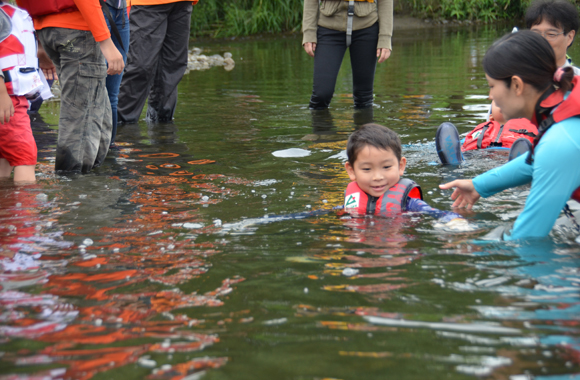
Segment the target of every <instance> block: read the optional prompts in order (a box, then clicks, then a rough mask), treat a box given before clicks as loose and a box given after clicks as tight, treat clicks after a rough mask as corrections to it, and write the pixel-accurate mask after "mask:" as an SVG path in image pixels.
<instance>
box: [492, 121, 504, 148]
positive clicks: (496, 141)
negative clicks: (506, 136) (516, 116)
mask: <svg viewBox="0 0 580 380" xmlns="http://www.w3.org/2000/svg"><path fill="white" fill-rule="evenodd" d="M503 126H504V124H502V125H501V127H499V132H498V134H497V137H496V138H495V141H494V142H495V143H496V144H497V143H499V138H500V137H501V134H502V133H503ZM499 145H501V144H499Z"/></svg>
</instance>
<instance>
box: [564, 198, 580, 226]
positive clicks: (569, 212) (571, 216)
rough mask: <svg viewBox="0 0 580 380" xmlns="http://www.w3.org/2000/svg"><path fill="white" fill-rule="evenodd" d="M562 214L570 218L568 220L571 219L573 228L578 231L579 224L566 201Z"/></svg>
mask: <svg viewBox="0 0 580 380" xmlns="http://www.w3.org/2000/svg"><path fill="white" fill-rule="evenodd" d="M564 214H565V215H566V216H567V217H568V218H569V219H570V221H572V225H573V226H574V229H575V230H576V231H577V232H580V225H579V224H578V222H577V221H576V218H575V217H574V214H573V213H572V210H570V206H568V204H567V203H566V206H564Z"/></svg>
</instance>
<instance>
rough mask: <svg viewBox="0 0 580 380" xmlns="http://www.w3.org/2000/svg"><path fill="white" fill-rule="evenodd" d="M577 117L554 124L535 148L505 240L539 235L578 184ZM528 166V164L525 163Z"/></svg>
mask: <svg viewBox="0 0 580 380" xmlns="http://www.w3.org/2000/svg"><path fill="white" fill-rule="evenodd" d="M579 162H580V118H576V117H575V118H570V119H567V120H564V121H562V122H560V123H557V124H554V125H553V126H552V127H551V128H550V129H549V130H548V131H547V132H546V133H545V134H544V136H543V137H542V139H541V140H540V143H539V144H538V146H537V147H536V149H535V154H534V162H533V164H532V166H531V168H532V177H533V181H532V187H531V189H530V194H529V195H528V198H527V199H526V205H525V207H524V211H523V212H522V213H521V214H520V215H519V216H518V218H517V219H516V221H515V223H514V226H513V229H512V231H511V234H510V235H505V236H504V238H506V239H508V240H515V239H522V238H528V237H543V236H547V235H548V234H549V233H550V230H551V229H552V227H553V226H554V223H555V222H556V219H557V218H558V216H559V215H560V211H562V208H563V207H564V205H565V204H566V202H567V201H568V200H569V199H570V196H571V195H572V193H573V192H574V190H576V189H577V188H578V187H579V186H580V171H579V170H578V163H579ZM528 166H530V165H528Z"/></svg>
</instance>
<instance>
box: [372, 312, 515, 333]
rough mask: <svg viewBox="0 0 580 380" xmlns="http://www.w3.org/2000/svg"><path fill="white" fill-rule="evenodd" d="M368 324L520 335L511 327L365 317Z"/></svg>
mask: <svg viewBox="0 0 580 380" xmlns="http://www.w3.org/2000/svg"><path fill="white" fill-rule="evenodd" d="M364 319H366V320H367V321H368V322H370V323H372V324H375V325H384V326H394V327H417V328H427V329H433V330H451V331H476V332H479V333H488V334H520V333H521V330H520V329H515V328H511V327H503V326H494V325H488V324H484V323H445V322H421V321H407V320H404V319H392V318H382V317H373V316H365V317H364Z"/></svg>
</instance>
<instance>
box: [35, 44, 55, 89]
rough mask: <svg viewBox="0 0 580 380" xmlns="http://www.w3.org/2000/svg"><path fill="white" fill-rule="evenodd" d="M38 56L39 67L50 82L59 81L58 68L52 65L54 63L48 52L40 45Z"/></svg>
mask: <svg viewBox="0 0 580 380" xmlns="http://www.w3.org/2000/svg"><path fill="white" fill-rule="evenodd" d="M37 56H38V67H40V69H41V70H42V72H43V73H44V77H45V78H46V79H48V80H58V75H56V67H55V66H54V63H52V61H51V60H50V58H49V57H48V54H46V51H44V48H43V47H42V44H40V43H39V44H38V53H37Z"/></svg>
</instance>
